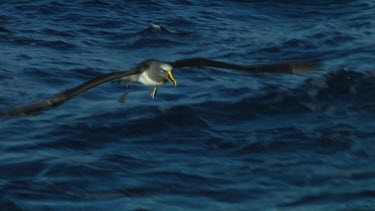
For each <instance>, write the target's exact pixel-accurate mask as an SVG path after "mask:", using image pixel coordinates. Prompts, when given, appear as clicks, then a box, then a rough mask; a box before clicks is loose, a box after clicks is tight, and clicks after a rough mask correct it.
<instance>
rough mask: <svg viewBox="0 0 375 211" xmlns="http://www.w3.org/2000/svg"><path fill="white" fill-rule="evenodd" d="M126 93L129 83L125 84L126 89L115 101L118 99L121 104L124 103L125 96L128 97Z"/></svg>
mask: <svg viewBox="0 0 375 211" xmlns="http://www.w3.org/2000/svg"><path fill="white" fill-rule="evenodd" d="M128 93H129V85H128V84H126V89H125V91H124V93H123V94H122V95H121V96H120V97H119V98H118V100H117V101H118V102H119V103H121V104H124V103H125V100H126V98H127V97H128Z"/></svg>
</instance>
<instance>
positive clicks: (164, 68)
mask: <svg viewBox="0 0 375 211" xmlns="http://www.w3.org/2000/svg"><path fill="white" fill-rule="evenodd" d="M172 69H173V67H172V65H170V64H168V63H164V62H159V61H153V62H151V63H150V67H149V73H148V74H149V76H150V77H151V78H152V79H153V80H156V81H162V82H166V81H170V82H171V83H172V84H173V85H174V86H177V81H176V80H175V79H174V77H173V75H172Z"/></svg>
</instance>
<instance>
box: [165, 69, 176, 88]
mask: <svg viewBox="0 0 375 211" xmlns="http://www.w3.org/2000/svg"><path fill="white" fill-rule="evenodd" d="M167 80H168V81H170V82H171V83H173V85H174V86H177V81H176V80H175V79H174V77H173V75H172V70H170V71H168V76H167Z"/></svg>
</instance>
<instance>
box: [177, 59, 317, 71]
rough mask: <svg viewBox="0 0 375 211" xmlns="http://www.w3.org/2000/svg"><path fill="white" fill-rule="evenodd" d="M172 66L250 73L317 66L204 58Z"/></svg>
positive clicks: (312, 64)
mask: <svg viewBox="0 0 375 211" xmlns="http://www.w3.org/2000/svg"><path fill="white" fill-rule="evenodd" d="M170 64H171V65H172V66H173V67H174V68H179V67H203V66H206V67H218V68H225V69H234V70H241V71H245V72H251V73H291V74H293V73H298V72H304V71H306V70H309V69H312V68H314V67H316V66H317V63H316V62H296V63H277V64H268V65H255V66H245V65H237V64H231V63H227V62H220V61H215V60H211V59H204V58H192V59H183V60H176V61H174V62H170Z"/></svg>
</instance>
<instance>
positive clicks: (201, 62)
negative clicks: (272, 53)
mask: <svg viewBox="0 0 375 211" xmlns="http://www.w3.org/2000/svg"><path fill="white" fill-rule="evenodd" d="M204 66H206V67H217V68H225V69H233V70H240V71H244V72H250V73H290V74H295V73H300V72H303V71H306V70H309V69H312V68H314V67H315V66H316V63H314V62H299V63H298V62H297V63H277V64H270V65H259V66H244V65H237V64H231V63H226V62H220V61H215V60H211V59H204V58H192V59H183V60H176V61H174V62H163V61H159V60H156V59H149V60H145V61H143V62H141V63H140V64H139V65H137V66H136V67H133V68H130V69H128V70H125V71H118V72H113V73H108V74H104V75H101V76H98V77H96V78H94V79H91V80H88V81H86V82H84V83H82V84H80V85H78V86H76V87H73V88H71V89H68V90H65V91H63V92H61V93H59V94H57V95H55V96H53V97H51V98H49V99H47V100H44V101H42V102H38V103H34V104H30V105H26V106H21V107H16V108H12V109H9V110H3V111H0V115H3V116H4V115H5V116H22V115H28V114H31V113H34V112H40V111H42V110H45V109H48V108H51V107H56V106H58V105H61V104H62V103H64V102H65V101H67V100H69V99H71V98H73V97H75V96H77V95H78V94H80V93H82V92H84V91H86V90H88V89H91V88H93V87H95V86H98V85H100V84H103V83H106V82H109V81H113V80H120V81H124V82H139V83H142V84H144V85H147V86H152V87H153V88H152V91H151V93H150V95H151V97H152V98H155V95H156V93H157V87H158V86H161V85H163V84H164V83H165V82H167V81H170V82H171V83H172V84H173V85H174V86H177V81H176V80H175V78H174V77H173V75H172V69H173V68H174V69H175V68H183V67H204ZM126 95H127V91H125V93H124V94H123V95H122V96H121V97H120V98H119V101H120V102H123V101H124V100H125V98H126Z"/></svg>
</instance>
